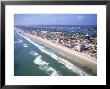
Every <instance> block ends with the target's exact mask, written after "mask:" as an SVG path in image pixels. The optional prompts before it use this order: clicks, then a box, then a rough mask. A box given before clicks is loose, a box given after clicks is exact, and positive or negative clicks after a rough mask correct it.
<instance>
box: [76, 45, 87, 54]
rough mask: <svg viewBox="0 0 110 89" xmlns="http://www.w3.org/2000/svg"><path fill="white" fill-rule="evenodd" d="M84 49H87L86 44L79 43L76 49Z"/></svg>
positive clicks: (80, 50)
mask: <svg viewBox="0 0 110 89" xmlns="http://www.w3.org/2000/svg"><path fill="white" fill-rule="evenodd" d="M84 49H85V45H84V44H78V45H77V46H76V50H77V51H79V52H82V51H84Z"/></svg>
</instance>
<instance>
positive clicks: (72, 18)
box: [14, 14, 97, 25]
mask: <svg viewBox="0 0 110 89" xmlns="http://www.w3.org/2000/svg"><path fill="white" fill-rule="evenodd" d="M14 24H15V25H52V24H53V25H97V15H96V14H15V15H14Z"/></svg>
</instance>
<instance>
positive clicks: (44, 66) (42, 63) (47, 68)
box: [34, 55, 61, 76]
mask: <svg viewBox="0 0 110 89" xmlns="http://www.w3.org/2000/svg"><path fill="white" fill-rule="evenodd" d="M34 63H35V64H37V65H39V69H41V70H45V71H46V72H47V73H48V74H49V75H50V76H60V75H61V74H60V73H59V72H58V71H56V70H55V69H54V68H53V67H50V66H49V63H47V62H45V61H43V60H42V56H41V55H38V56H37V57H36V58H35V60H34Z"/></svg>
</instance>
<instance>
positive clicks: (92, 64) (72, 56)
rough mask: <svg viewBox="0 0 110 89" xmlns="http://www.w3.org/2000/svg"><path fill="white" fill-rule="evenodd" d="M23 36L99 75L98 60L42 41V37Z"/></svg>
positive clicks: (44, 40) (27, 34)
mask: <svg viewBox="0 0 110 89" xmlns="http://www.w3.org/2000/svg"><path fill="white" fill-rule="evenodd" d="M22 34H23V35H24V36H27V37H28V38H31V39H33V40H34V41H35V42H37V43H39V44H43V45H45V46H47V47H49V48H52V49H53V50H55V51H56V52H57V53H58V54H59V55H61V56H63V57H65V58H67V60H69V61H70V62H72V63H75V62H76V63H78V64H79V65H81V66H83V67H87V68H89V69H92V71H93V72H94V73H96V74H97V60H96V59H95V58H92V57H90V56H88V55H86V54H83V53H80V52H77V51H74V50H71V49H69V48H67V47H64V46H62V45H61V44H58V43H53V42H51V41H49V40H46V39H42V38H40V37H37V36H34V35H31V34H29V33H24V32H22Z"/></svg>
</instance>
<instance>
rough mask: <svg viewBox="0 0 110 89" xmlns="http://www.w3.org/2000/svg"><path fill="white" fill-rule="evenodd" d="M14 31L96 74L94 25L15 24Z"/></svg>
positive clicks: (95, 32)
mask: <svg viewBox="0 0 110 89" xmlns="http://www.w3.org/2000/svg"><path fill="white" fill-rule="evenodd" d="M65 29H66V30H65ZM67 29H68V30H67ZM15 32H17V33H18V34H21V35H23V36H25V37H27V38H30V39H31V40H33V41H35V42H37V43H39V44H41V45H45V46H46V47H48V48H51V49H52V50H53V51H54V52H56V53H57V54H58V55H61V56H63V57H65V58H66V59H67V60H69V61H70V62H71V63H76V64H78V65H80V66H83V67H85V68H86V69H87V70H89V71H91V72H94V73H95V75H96V74H97V29H96V27H95V26H74V25H73V26H72V25H37V26H22V25H16V26H15Z"/></svg>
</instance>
